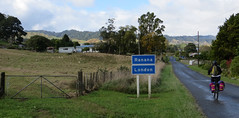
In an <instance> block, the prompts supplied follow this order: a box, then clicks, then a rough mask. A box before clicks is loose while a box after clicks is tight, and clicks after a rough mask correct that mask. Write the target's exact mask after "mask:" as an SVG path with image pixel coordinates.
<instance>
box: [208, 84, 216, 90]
mask: <svg viewBox="0 0 239 118" xmlns="http://www.w3.org/2000/svg"><path fill="white" fill-rule="evenodd" d="M209 87H210V90H211V91H212V92H214V91H215V83H214V82H212V83H210V84H209Z"/></svg>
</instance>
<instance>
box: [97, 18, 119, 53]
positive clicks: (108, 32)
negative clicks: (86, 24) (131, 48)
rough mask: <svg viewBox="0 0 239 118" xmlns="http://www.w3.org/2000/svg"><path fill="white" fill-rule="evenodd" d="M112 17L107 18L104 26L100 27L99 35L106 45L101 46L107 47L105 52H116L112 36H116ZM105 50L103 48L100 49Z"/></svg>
mask: <svg viewBox="0 0 239 118" xmlns="http://www.w3.org/2000/svg"><path fill="white" fill-rule="evenodd" d="M114 20H115V19H114V18H111V19H108V22H107V23H106V25H107V26H106V27H105V26H103V27H101V29H100V36H101V37H102V38H103V41H105V42H106V43H107V44H106V45H107V46H103V47H105V48H107V53H116V47H117V46H116V44H115V40H114V38H115V37H116V31H114V30H115V26H114ZM102 50H105V49H102Z"/></svg>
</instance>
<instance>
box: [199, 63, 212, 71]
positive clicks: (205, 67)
mask: <svg viewBox="0 0 239 118" xmlns="http://www.w3.org/2000/svg"><path fill="white" fill-rule="evenodd" d="M201 67H202V69H204V70H209V69H210V68H211V64H209V63H205V64H203V65H201Z"/></svg>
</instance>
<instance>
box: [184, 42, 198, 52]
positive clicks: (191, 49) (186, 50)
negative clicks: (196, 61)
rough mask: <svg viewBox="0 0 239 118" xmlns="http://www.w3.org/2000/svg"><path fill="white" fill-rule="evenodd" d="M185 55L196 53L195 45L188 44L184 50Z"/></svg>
mask: <svg viewBox="0 0 239 118" xmlns="http://www.w3.org/2000/svg"><path fill="white" fill-rule="evenodd" d="M184 51H185V52H186V53H194V52H197V49H196V45H195V44H194V43H188V45H187V46H186V47H185V48H184Z"/></svg>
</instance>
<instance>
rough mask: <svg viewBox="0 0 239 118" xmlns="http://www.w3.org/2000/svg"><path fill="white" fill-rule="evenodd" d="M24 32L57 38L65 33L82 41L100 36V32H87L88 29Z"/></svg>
mask: <svg viewBox="0 0 239 118" xmlns="http://www.w3.org/2000/svg"><path fill="white" fill-rule="evenodd" d="M26 32H32V33H41V34H45V35H48V36H49V37H52V36H53V37H58V38H62V37H63V36H64V35H65V34H67V35H68V36H69V38H72V39H78V40H84V41H87V40H89V39H95V38H96V39H99V38H100V32H89V31H83V32H81V31H77V30H65V31H62V32H51V31H45V30H28V31H26Z"/></svg>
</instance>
